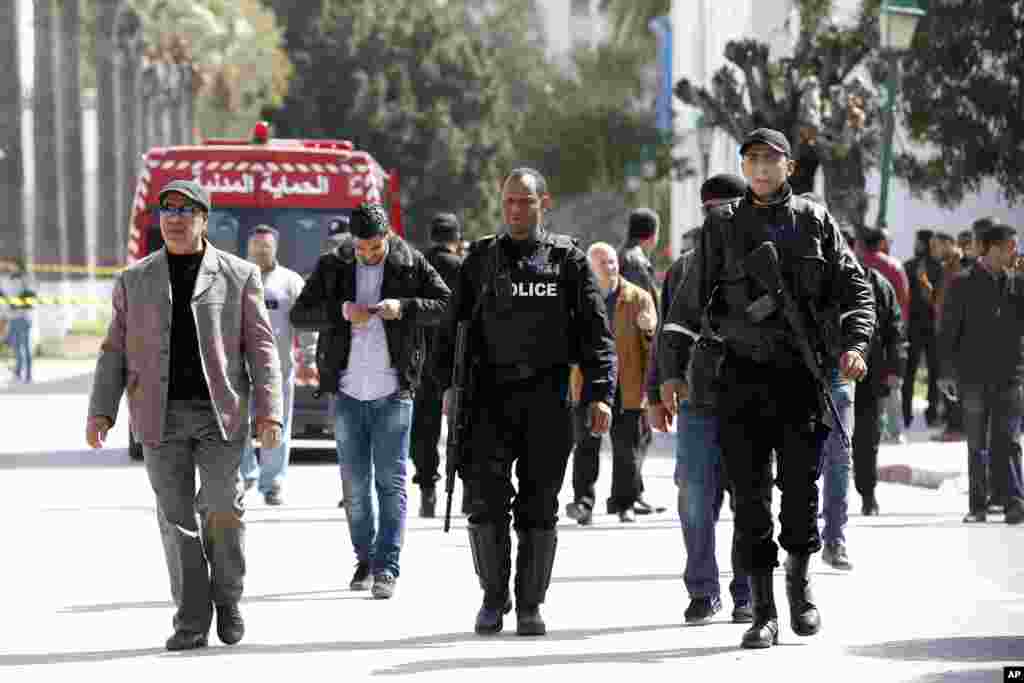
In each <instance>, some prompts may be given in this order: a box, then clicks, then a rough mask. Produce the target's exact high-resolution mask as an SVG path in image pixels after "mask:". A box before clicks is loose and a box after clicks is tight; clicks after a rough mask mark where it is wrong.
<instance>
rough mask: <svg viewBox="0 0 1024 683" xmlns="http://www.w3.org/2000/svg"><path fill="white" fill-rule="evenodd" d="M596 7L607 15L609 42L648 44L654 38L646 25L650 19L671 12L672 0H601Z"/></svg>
mask: <svg viewBox="0 0 1024 683" xmlns="http://www.w3.org/2000/svg"><path fill="white" fill-rule="evenodd" d="M598 7H599V8H600V10H601V11H602V12H605V13H606V15H607V17H608V23H609V25H610V28H611V37H612V41H611V42H613V43H616V44H618V45H636V44H638V43H646V44H648V45H650V44H652V43H653V42H654V40H655V38H654V35H653V34H652V33H651V31H650V29H648V27H647V26H648V24H649V23H650V21H651V19H654V18H655V17H660V16H663V15H666V14H670V13H671V12H672V0H639V1H638V0H601V3H600V4H599V5H598Z"/></svg>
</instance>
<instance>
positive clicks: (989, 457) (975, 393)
mask: <svg viewBox="0 0 1024 683" xmlns="http://www.w3.org/2000/svg"><path fill="white" fill-rule="evenodd" d="M959 388H960V402H961V403H962V404H963V407H964V423H965V426H966V431H967V457H968V460H967V476H968V479H969V481H970V493H969V506H970V512H982V511H984V510H985V509H986V508H987V498H988V492H989V486H988V484H989V481H988V479H989V477H991V483H992V487H991V488H992V490H993V493H994V494H995V496H996V497H997V499H999V500H1005V501H1006V505H1007V506H1008V507H1010V506H1012V507H1016V506H1019V505H1024V491H1022V484H1021V452H1020V422H1021V411H1022V405H1021V401H1022V399H1024V387H1022V385H1021V384H1019V383H1017V382H1010V383H1005V384H969V383H961V384H960V387H959Z"/></svg>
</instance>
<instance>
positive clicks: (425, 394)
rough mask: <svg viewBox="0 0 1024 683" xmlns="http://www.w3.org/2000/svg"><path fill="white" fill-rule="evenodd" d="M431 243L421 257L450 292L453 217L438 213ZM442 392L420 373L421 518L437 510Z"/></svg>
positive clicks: (456, 232)
mask: <svg viewBox="0 0 1024 683" xmlns="http://www.w3.org/2000/svg"><path fill="white" fill-rule="evenodd" d="M430 239H431V241H433V242H434V246H433V247H431V248H430V249H428V250H427V252H426V253H425V254H424V256H426V257H427V261H428V262H429V263H430V265H432V266H433V267H434V270H436V271H437V272H438V273H439V274H440V275H441V277H442V278H443V279H444V283H445V284H446V285H448V288H449V289H455V286H456V281H457V279H458V274H459V268H460V267H461V266H462V257H461V256H459V251H460V246H461V244H460V243H461V241H462V227H461V226H460V225H459V219H458V218H457V217H456V216H455V214H453V213H439V214H437V215H435V216H434V218H433V219H432V220H431V221H430ZM439 329H440V326H439V325H438V326H434V327H431V328H429V329H428V330H427V331H426V332H427V335H426V354H425V358H426V360H425V361H424V367H428V368H429V367H432V366H433V354H434V352H435V350H436V347H437V345H436V343H435V336H436V333H437V331H439ZM441 396H442V392H441V388H440V387H439V386H438V385H437V382H435V381H434V379H433V374H432V373H430V372H425V373H423V382H422V383H421V384H420V390H419V391H418V392H417V393H416V406H415V408H414V410H413V414H412V444H411V453H410V457H411V458H412V462H413V466H414V467H415V468H416V473H415V474H414V475H413V478H412V482H413V483H414V484H416V485H418V486H419V487H420V492H421V496H420V517H433V516H434V512H435V508H436V506H437V492H436V484H437V480H438V479H440V478H441V475H440V474H439V473H438V471H437V470H438V465H439V464H440V459H439V457H438V453H437V442H438V440H439V439H440V438H441Z"/></svg>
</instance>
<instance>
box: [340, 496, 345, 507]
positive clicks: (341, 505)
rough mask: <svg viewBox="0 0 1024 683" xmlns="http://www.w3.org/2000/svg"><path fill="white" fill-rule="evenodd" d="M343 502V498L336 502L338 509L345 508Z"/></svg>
mask: <svg viewBox="0 0 1024 683" xmlns="http://www.w3.org/2000/svg"><path fill="white" fill-rule="evenodd" d="M345 502H346V501H345V499H344V498H342V499H341V500H339V501H338V507H340V508H344V507H345Z"/></svg>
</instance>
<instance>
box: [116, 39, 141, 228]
mask: <svg viewBox="0 0 1024 683" xmlns="http://www.w3.org/2000/svg"><path fill="white" fill-rule="evenodd" d="M122 38H124V36H122ZM139 47H140V45H139V37H138V35H137V34H135V35H131V36H130V37H128V39H123V40H121V41H120V45H119V50H118V67H117V69H118V81H119V82H118V85H119V88H118V93H117V95H118V97H117V99H118V102H119V105H118V112H120V115H121V118H120V123H121V131H120V138H121V144H122V147H121V155H120V159H121V174H120V178H121V182H122V192H123V193H124V200H123V202H122V204H121V207H122V208H121V210H120V211H119V212H118V215H119V218H118V221H119V222H120V224H121V225H122V226H124V229H125V231H126V233H127V231H128V230H129V227H130V226H129V223H130V222H131V216H132V203H133V202H134V201H135V184H136V182H137V181H138V176H139V170H140V168H141V164H140V161H139V158H140V156H141V155H142V151H141V149H140V148H141V137H142V136H141V134H140V128H141V126H140V121H141V107H140V106H139V100H140V93H141V90H142V88H141V76H142V74H141V67H142V60H141V54H140V50H139Z"/></svg>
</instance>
